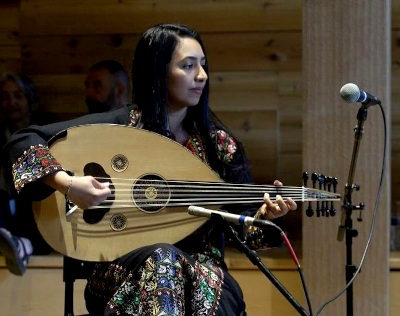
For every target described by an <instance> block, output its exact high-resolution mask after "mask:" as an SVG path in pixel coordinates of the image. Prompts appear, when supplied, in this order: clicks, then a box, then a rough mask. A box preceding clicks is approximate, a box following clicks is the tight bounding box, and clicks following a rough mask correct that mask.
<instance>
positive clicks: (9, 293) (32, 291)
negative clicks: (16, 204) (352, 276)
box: [0, 253, 400, 316]
mask: <svg viewBox="0 0 400 316" xmlns="http://www.w3.org/2000/svg"><path fill="white" fill-rule="evenodd" d="M264 263H265V265H266V266H267V267H268V269H269V270H270V271H271V272H272V273H273V274H274V275H275V277H276V278H277V279H278V280H279V282H280V283H281V284H282V285H283V286H284V287H285V288H286V289H287V290H288V291H289V292H290V293H291V295H293V297H294V298H295V299H296V300H297V301H299V302H300V303H301V304H304V302H303V292H302V289H301V284H300V278H299V275H298V272H297V270H296V269H295V266H294V264H293V262H292V261H291V260H290V259H284V258H281V259H265V260H264ZM227 264H228V266H229V268H230V271H231V273H232V274H233V276H234V277H235V278H236V280H237V281H238V282H239V283H240V284H241V286H242V289H243V292H244V295H245V300H246V303H247V312H248V315H249V316H265V315H285V316H292V315H293V316H295V315H299V313H298V312H297V311H296V310H295V309H294V307H293V306H292V305H291V304H289V303H288V302H287V300H286V299H285V298H284V297H283V295H282V294H281V293H280V292H279V291H278V290H277V289H276V288H275V287H274V286H273V285H272V283H271V282H270V281H269V280H268V279H267V278H266V276H265V275H263V274H262V273H261V272H260V271H259V270H258V269H257V268H256V267H255V266H254V265H253V264H252V263H251V262H250V261H249V260H248V259H247V258H246V257H244V255H242V254H238V253H229V254H228V256H227ZM85 283H86V282H85V281H84V280H79V281H76V282H75V291H74V294H75V296H74V300H75V304H74V305H75V314H76V315H79V314H85V313H86V312H87V311H86V308H85V304H84V300H83V290H84V286H85ZM0 291H1V295H0V306H1V308H0V310H1V312H0V314H1V315H7V316H25V315H27V316H39V315H40V316H47V315H49V316H57V315H60V316H62V315H63V313H64V284H63V281H62V257H61V256H60V255H49V256H34V257H32V258H31V260H30V263H29V266H28V269H27V272H26V274H25V275H24V276H23V277H18V276H15V275H12V274H10V273H9V272H8V270H7V269H6V268H5V264H4V259H3V258H2V257H0ZM399 292H400V255H399V254H395V255H394V256H393V258H392V260H391V293H392V294H391V314H390V315H391V316H397V315H400V302H399V299H398V293H399Z"/></svg>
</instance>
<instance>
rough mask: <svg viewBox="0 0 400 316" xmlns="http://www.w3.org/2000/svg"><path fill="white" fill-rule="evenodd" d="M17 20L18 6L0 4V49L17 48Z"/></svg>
mask: <svg viewBox="0 0 400 316" xmlns="http://www.w3.org/2000/svg"><path fill="white" fill-rule="evenodd" d="M19 18H20V16H19V6H18V4H14V5H4V4H0V47H2V46H14V45H15V46H19ZM1 55H3V53H1Z"/></svg>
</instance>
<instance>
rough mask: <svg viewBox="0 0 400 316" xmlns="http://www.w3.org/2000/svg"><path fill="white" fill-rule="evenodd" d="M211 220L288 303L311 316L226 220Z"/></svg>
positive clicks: (218, 215)
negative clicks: (219, 225)
mask: <svg viewBox="0 0 400 316" xmlns="http://www.w3.org/2000/svg"><path fill="white" fill-rule="evenodd" d="M211 219H213V220H216V221H218V223H220V224H221V225H222V227H223V230H224V232H225V233H226V234H227V235H228V236H229V237H230V239H231V240H232V241H233V242H234V243H235V245H236V247H237V248H238V249H239V250H240V252H242V253H244V254H245V255H246V256H247V257H248V258H249V259H250V261H251V262H252V263H253V264H254V265H255V266H256V267H258V268H259V269H260V270H261V272H263V273H264V274H265V275H266V276H267V278H268V279H269V280H270V281H271V282H272V284H273V285H275V287H276V288H277V289H278V290H279V292H281V293H282V294H283V296H284V297H285V298H286V299H287V300H288V302H289V303H290V304H291V305H292V306H293V307H294V308H295V309H296V310H297V311H298V312H299V314H300V315H303V316H309V314H307V312H306V311H305V310H304V309H303V308H302V307H301V305H300V304H299V303H298V302H297V301H296V299H295V298H294V297H293V296H292V295H291V294H290V293H289V292H288V290H287V289H286V288H285V287H284V286H283V285H282V284H281V283H280V282H279V281H278V279H276V277H275V276H274V275H273V274H272V273H271V271H269V270H268V268H267V267H266V266H265V265H264V264H263V262H262V261H261V258H260V257H259V256H258V255H257V252H256V251H254V250H251V249H250V248H249V247H248V246H247V245H246V244H245V242H243V241H242V240H241V239H240V238H239V236H238V233H237V232H236V230H235V229H234V228H233V227H232V226H231V225H230V224H229V223H228V222H227V221H225V220H224V218H223V217H222V216H221V215H220V214H215V213H213V214H211Z"/></svg>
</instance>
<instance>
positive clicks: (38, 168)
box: [12, 144, 62, 192]
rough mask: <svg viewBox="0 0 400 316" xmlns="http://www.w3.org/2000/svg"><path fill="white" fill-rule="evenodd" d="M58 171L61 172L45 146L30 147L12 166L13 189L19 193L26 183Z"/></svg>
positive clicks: (60, 168) (57, 163)
mask: <svg viewBox="0 0 400 316" xmlns="http://www.w3.org/2000/svg"><path fill="white" fill-rule="evenodd" d="M58 170H62V167H61V165H60V163H59V162H58V161H57V160H56V159H55V158H54V157H53V156H52V155H51V153H50V151H49V148H48V147H47V146H44V145H41V144H39V145H35V146H31V147H30V148H29V149H28V150H26V151H24V153H23V154H22V156H21V157H19V158H18V159H17V162H16V163H15V164H14V165H13V166H12V174H13V178H14V183H15V188H16V190H17V191H18V192H20V191H21V190H22V188H23V187H24V186H25V185H26V184H27V183H30V182H32V181H35V180H38V179H40V178H43V177H44V176H46V175H49V174H51V173H53V172H54V171H58Z"/></svg>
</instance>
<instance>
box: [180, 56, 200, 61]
mask: <svg viewBox="0 0 400 316" xmlns="http://www.w3.org/2000/svg"><path fill="white" fill-rule="evenodd" d="M188 59H189V60H192V61H197V60H198V58H197V57H195V56H187V57H185V58H183V59H182V60H188ZM203 60H206V56H203V57H201V58H200V61H203Z"/></svg>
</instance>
